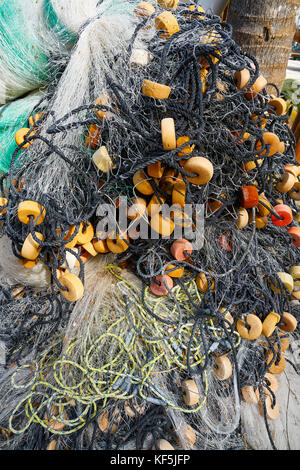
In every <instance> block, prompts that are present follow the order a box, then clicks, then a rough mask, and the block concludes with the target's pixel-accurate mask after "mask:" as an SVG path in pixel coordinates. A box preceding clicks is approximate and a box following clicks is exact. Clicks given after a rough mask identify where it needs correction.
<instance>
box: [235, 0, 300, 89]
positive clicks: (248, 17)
mask: <svg viewBox="0 0 300 470" xmlns="http://www.w3.org/2000/svg"><path fill="white" fill-rule="evenodd" d="M296 5H299V0H231V6H230V10H229V15H228V22H229V23H231V25H232V26H233V38H234V40H235V41H236V42H237V44H239V45H240V46H241V48H242V49H243V50H244V51H245V52H248V53H250V54H252V55H253V56H255V57H256V59H257V60H258V63H259V65H260V70H261V73H262V75H264V77H265V78H266V79H267V80H268V82H269V83H275V84H276V85H277V86H278V88H279V90H281V87H282V85H283V82H284V79H285V75H286V67H287V63H288V59H289V55H290V52H291V49H292V41H293V37H294V34H295V31H296V21H295V18H296V11H295V7H296Z"/></svg>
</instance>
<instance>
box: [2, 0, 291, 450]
mask: <svg viewBox="0 0 300 470" xmlns="http://www.w3.org/2000/svg"><path fill="white" fill-rule="evenodd" d="M52 3H53V2H52ZM81 24H82V23H81ZM58 63H59V66H58V67H57V69H55V73H54V74H53V75H52V79H51V81H50V84H49V87H48V88H47V90H45V91H44V92H43V95H42V97H41V99H40V100H39V102H38V103H37V104H36V105H35V107H34V108H33V109H32V110H31V111H30V116H28V118H30V119H29V122H28V125H27V126H26V127H25V128H22V129H20V130H19V131H18V132H17V133H16V136H15V138H16V143H17V148H16V149H15V151H13V152H12V154H11V163H10V168H9V171H8V172H7V173H5V174H4V175H3V176H2V177H1V178H0V187H1V219H2V234H3V236H2V238H1V240H0V250H1V256H0V265H1V268H2V273H1V276H2V279H3V282H2V285H1V296H0V316H1V317H0V339H1V341H3V342H5V345H6V357H5V364H4V366H5V371H4V372H3V374H2V376H1V379H0V389H1V397H2V398H1V407H0V408H1V412H0V424H1V427H2V436H3V439H2V443H1V444H2V446H3V447H4V448H17V449H45V448H48V449H55V448H56V449H63V448H67V449H152V448H154V449H165V450H167V449H172V448H180V447H181V448H184V449H189V448H195V449H242V448H247V447H248V446H249V440H247V439H246V438H245V434H247V430H246V431H244V428H243V426H245V422H246V421H247V419H246V418H245V415H247V409H248V408H249V410H250V409H254V408H255V410H256V411H257V413H258V415H259V418H260V419H261V421H262V425H263V426H264V428H265V430H266V436H267V438H268V443H267V444H266V443H265V442H263V444H261V445H262V446H264V447H266V448H267V446H268V445H270V446H271V448H275V447H276V445H275V443H274V438H272V433H271V431H270V424H269V423H270V421H272V422H273V421H274V420H276V418H277V417H278V414H279V413H285V410H284V409H281V408H280V403H279V405H278V400H277V393H276V392H277V388H278V380H277V379H278V377H280V374H282V372H284V371H285V370H287V371H289V370H290V369H293V370H294V371H296V372H297V365H296V364H295V360H294V359H293V357H292V356H291V352H290V349H289V344H290V343H291V345H292V344H294V343H295V342H296V341H297V319H298V317H299V302H298V299H299V287H298V286H299V278H300V268H299V266H298V265H297V263H299V231H300V228H299V178H298V177H299V165H298V164H297V162H296V161H295V151H294V147H295V138H294V136H293V134H292V132H291V130H290V128H289V126H288V124H287V116H286V114H285V106H286V104H285V102H284V101H283V100H282V99H281V98H280V93H279V90H278V89H277V88H276V86H274V85H272V84H268V83H267V81H266V80H265V79H264V78H263V77H262V76H261V75H260V73H259V66H258V63H257V61H256V60H255V58H254V57H252V56H250V55H249V54H245V53H244V52H243V51H242V50H241V49H240V47H239V46H238V45H237V44H236V43H235V42H234V41H233V39H232V31H231V27H230V25H229V24H227V23H225V22H221V20H220V18H219V17H217V16H215V15H214V14H212V13H211V12H209V11H207V12H204V10H203V9H202V8H201V7H198V5H195V4H188V5H187V4H180V5H178V2H176V1H175V2H171V1H170V2H169V1H163V0H161V1H159V2H158V4H155V5H154V4H149V3H146V2H142V4H139V5H138V6H136V3H135V2H126V1H124V2H119V3H118V4H117V5H116V4H115V3H114V2H108V1H106V2H102V3H100V2H98V4H97V6H96V10H95V14H93V15H92V16H90V18H89V19H88V20H87V21H86V22H85V23H84V25H83V26H81V28H80V34H79V37H78V40H77V42H76V45H75V46H74V48H73V49H72V50H71V52H70V54H69V57H67V58H66V57H65V56H64V55H60V60H59V61H58ZM7 109H9V107H8V108H7ZM28 126H29V127H28ZM170 208H171V209H170ZM168 209H169V211H168ZM293 381H294V379H293ZM293 383H294V382H293ZM290 386H291V387H293V386H294V385H290ZM250 415H251V412H250V411H249V416H250ZM248 421H251V420H250V418H249V420H248ZM250 426H251V425H250Z"/></svg>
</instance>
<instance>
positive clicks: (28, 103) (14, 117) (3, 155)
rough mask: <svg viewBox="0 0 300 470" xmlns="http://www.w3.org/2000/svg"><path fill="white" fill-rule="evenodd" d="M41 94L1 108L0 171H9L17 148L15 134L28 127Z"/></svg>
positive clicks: (32, 95) (31, 94) (32, 94)
mask: <svg viewBox="0 0 300 470" xmlns="http://www.w3.org/2000/svg"><path fill="white" fill-rule="evenodd" d="M41 96H42V94H41V92H32V93H30V94H29V95H28V96H26V97H25V98H21V99H18V100H16V101H13V102H11V103H9V105H5V106H2V107H1V108H0V171H1V172H6V171H8V170H9V167H10V162H11V158H12V155H13V152H14V151H15V149H16V148H17V145H16V142H15V133H16V132H17V130H18V129H20V128H21V127H28V118H29V116H30V114H31V111H32V109H33V108H34V106H35V105H36V104H37V103H38V101H39V100H40V98H41Z"/></svg>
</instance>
